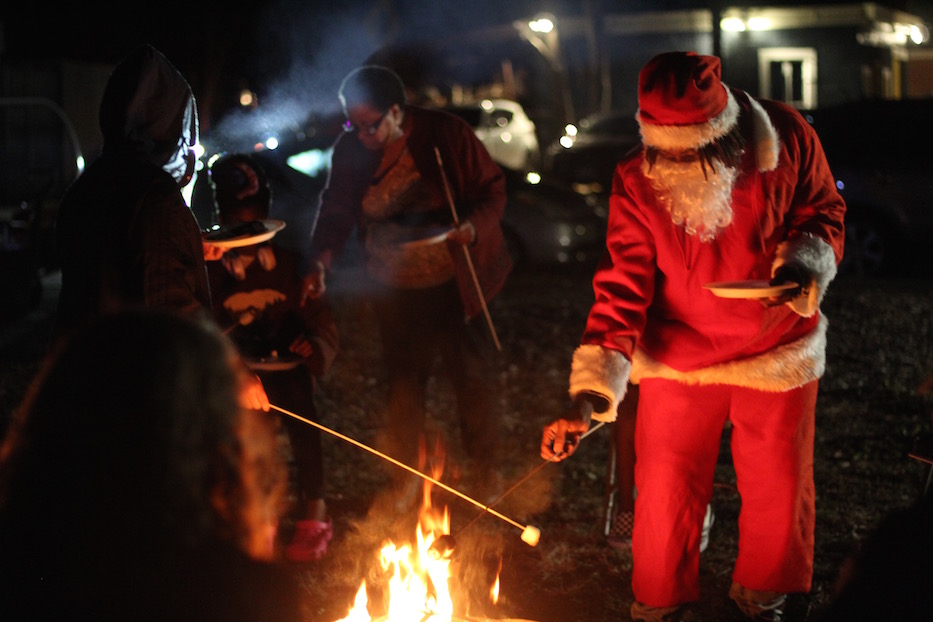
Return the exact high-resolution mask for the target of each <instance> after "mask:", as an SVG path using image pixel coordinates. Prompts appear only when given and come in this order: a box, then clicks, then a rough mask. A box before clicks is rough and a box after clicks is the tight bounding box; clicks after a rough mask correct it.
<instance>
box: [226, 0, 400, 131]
mask: <svg viewBox="0 0 933 622" xmlns="http://www.w3.org/2000/svg"><path fill="white" fill-rule="evenodd" d="M314 4H316V3H297V2H288V1H285V2H281V3H279V4H276V5H272V6H271V7H268V8H266V9H265V10H264V12H263V13H262V14H261V16H260V17H259V19H258V20H257V22H256V24H255V25H254V33H253V37H254V43H253V45H252V46H251V47H252V49H253V53H252V54H251V57H250V58H249V59H248V61H247V62H248V65H247V67H246V68H245V69H246V71H247V73H248V74H249V75H251V76H252V77H253V78H252V82H253V83H254V84H252V85H251V86H255V88H256V93H257V98H258V105H257V106H256V107H254V108H244V109H237V110H235V111H233V112H230V113H228V114H227V115H225V116H224V117H223V118H222V119H220V120H219V121H218V122H217V123H216V124H215V127H214V130H213V131H214V132H216V134H217V135H218V136H219V137H221V139H222V140H224V141H229V142H232V143H240V144H251V143H252V142H255V141H256V140H259V139H262V138H265V137H267V136H269V135H278V136H281V135H284V134H287V133H288V132H290V131H295V130H297V129H300V128H302V127H303V126H304V125H305V124H306V122H307V121H308V119H309V117H312V116H314V117H327V116H330V115H335V114H339V112H340V107H339V102H338V100H337V89H338V88H339V86H340V81H341V80H342V79H343V77H344V76H345V75H346V74H347V73H349V72H350V71H351V70H352V69H353V68H354V67H356V66H358V65H360V64H361V63H362V62H363V60H364V59H365V58H366V57H367V56H368V55H369V54H370V53H372V52H373V50H375V49H377V48H378V47H379V46H380V45H382V44H383V41H382V38H381V37H380V36H379V35H378V33H375V32H373V30H372V28H371V27H370V25H371V23H372V16H371V11H369V10H366V9H364V8H359V7H358V8H353V7H352V6H351V7H347V8H343V9H341V12H340V13H333V12H332V11H331V10H327V9H321V8H316V9H315V8H311V7H313V5H314Z"/></svg>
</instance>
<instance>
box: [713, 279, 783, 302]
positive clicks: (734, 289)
mask: <svg viewBox="0 0 933 622" xmlns="http://www.w3.org/2000/svg"><path fill="white" fill-rule="evenodd" d="M703 287H705V288H706V289H708V290H710V291H711V292H713V294H715V295H716V296H719V297H720V298H752V299H754V298H770V297H772V296H780V295H781V294H783V293H784V292H788V291H790V290H792V289H796V288H798V287H800V286H799V285H797V283H781V284H780V285H771V283H770V282H769V281H767V280H765V279H757V280H751V281H720V282H718V283H707V284H706V285H704V286H703Z"/></svg>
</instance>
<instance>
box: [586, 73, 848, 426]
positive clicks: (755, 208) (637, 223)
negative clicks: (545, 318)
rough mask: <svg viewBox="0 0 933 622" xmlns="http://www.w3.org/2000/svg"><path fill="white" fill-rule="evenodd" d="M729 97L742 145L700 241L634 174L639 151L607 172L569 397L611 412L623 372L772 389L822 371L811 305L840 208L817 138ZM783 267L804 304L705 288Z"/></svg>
mask: <svg viewBox="0 0 933 622" xmlns="http://www.w3.org/2000/svg"><path fill="white" fill-rule="evenodd" d="M733 96H734V97H735V98H736V100H737V102H738V103H739V105H740V107H741V114H740V118H739V121H738V122H739V124H740V125H741V129H742V131H743V133H744V134H745V135H746V136H747V137H748V143H747V147H746V154H745V156H744V159H743V162H742V165H741V172H740V173H739V176H738V178H737V179H736V181H735V186H734V188H733V192H732V208H733V212H734V216H733V221H732V223H731V224H730V225H729V226H728V227H727V228H726V229H724V230H723V231H721V232H720V233H719V235H718V236H717V237H716V238H715V239H714V240H712V241H711V242H706V243H704V242H701V241H700V240H699V239H698V238H696V237H695V236H690V235H687V234H686V233H685V232H684V230H683V227H682V226H679V225H675V224H673V222H671V218H670V215H669V214H668V212H667V210H666V209H665V208H664V207H663V206H662V205H661V204H660V203H658V202H657V201H656V198H655V192H654V190H653V189H652V187H651V185H650V183H649V181H648V179H647V178H646V177H645V175H644V174H643V173H642V163H643V154H642V153H638V154H636V155H634V156H631V157H629V158H628V159H626V160H623V161H622V162H620V163H619V165H618V167H617V168H616V172H615V175H614V179H613V190H612V196H611V198H610V209H609V225H608V232H607V238H606V240H607V241H606V254H605V256H604V258H603V260H602V262H601V263H600V265H599V267H598V269H597V272H596V275H595V277H594V279H593V288H594V292H595V302H594V304H593V306H592V308H591V310H590V313H589V317H588V319H587V323H586V329H585V332H584V335H583V338H582V341H581V343H582V345H581V347H580V348H578V349H577V352H575V354H574V361H573V369H572V372H571V394H572V395H575V394H576V393H579V392H581V391H591V392H595V393H598V394H601V395H604V396H605V397H607V398H609V400H610V403H612V404H615V403H617V402H618V401H619V400H620V399H621V397H622V396H623V395H624V393H625V385H626V382H627V381H628V380H629V372H630V371H631V379H632V381H634V382H637V381H638V380H639V379H640V378H643V377H652V376H654V377H665V378H671V379H677V380H681V381H684V382H687V383H692V384H735V385H740V386H748V387H752V388H757V389H761V390H772V391H783V390H787V389H790V388H793V387H795V386H800V385H802V384H805V383H806V382H809V381H810V380H813V379H815V378H818V377H819V376H820V375H821V374H822V372H823V368H824V361H825V358H824V357H825V320H824V319H823V318H822V317H821V315H820V314H819V312H818V305H819V301H820V300H821V299H822V295H823V293H824V292H825V289H826V286H827V285H828V284H829V282H830V281H831V280H832V278H833V277H834V276H835V272H836V265H837V264H838V262H839V260H840V259H841V257H842V247H843V241H844V229H843V216H844V214H845V204H844V202H843V200H842V198H841V197H840V196H839V193H838V192H837V191H836V187H835V182H834V179H833V176H832V174H831V172H830V169H829V165H828V164H827V161H826V157H825V155H824V153H823V149H822V147H821V145H820V143H819V140H818V138H817V136H816V133H815V132H814V131H813V129H812V128H811V127H810V126H809V124H807V122H806V121H805V120H804V119H803V118H802V117H801V116H800V115H799V114H798V113H797V112H796V111H795V110H793V109H792V108H790V107H788V106H785V105H784V104H781V103H778V102H771V101H760V102H755V101H754V100H752V99H751V98H749V97H748V96H747V94H745V93H743V92H741V91H736V90H733ZM784 263H794V264H798V265H800V266H803V267H804V268H805V269H806V270H807V271H808V272H809V273H810V274H813V275H814V279H813V282H812V283H809V284H806V285H808V286H810V288H809V290H810V294H809V296H808V297H807V298H804V299H802V300H797V301H794V302H793V303H792V304H791V303H789V304H787V305H781V306H777V307H770V308H768V307H765V306H763V305H762V304H761V303H759V302H758V301H755V300H742V299H724V298H718V297H716V296H715V295H713V294H712V293H711V292H710V291H708V290H707V289H705V288H704V287H703V285H704V284H706V283H710V282H715V281H734V280H744V279H766V280H767V279H769V278H771V276H772V275H773V273H774V270H775V269H776V268H777V267H778V266H779V265H781V264H784ZM630 364H632V365H633V366H632V367H630ZM614 412H615V409H614V408H611V409H610V411H609V413H607V415H608V416H614Z"/></svg>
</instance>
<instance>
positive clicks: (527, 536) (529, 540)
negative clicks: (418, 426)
mask: <svg viewBox="0 0 933 622" xmlns="http://www.w3.org/2000/svg"><path fill="white" fill-rule="evenodd" d="M269 408H271V409H272V410H277V411H279V412H280V413H282V414H285V415H288V416H289V417H293V418H294V419H297V420H298V421H303V422H304V423H307V424H308V425H313V426H314V427H316V428H318V429H320V430H323V431H324V432H327V433H328V434H332V435H334V436H336V437H337V438H339V439H342V440H345V441H347V442H348V443H350V444H352V445H356V446H357V447H359V448H360V449H365V450H366V451H368V452H370V453H371V454H375V455H376V456H379V457H380V458H382V459H383V460H388V461H389V462H391V463H392V464H394V465H396V466H399V467H402V468H403V469H405V470H406V471H409V472H411V473H414V474H415V475H417V476H418V477H421V478H423V479H426V480H428V481H429V482H431V483H432V484H434V485H435V486H439V487H440V488H443V489H444V490H446V491H448V492H451V493H453V494H455V495H457V496H458V497H460V498H462V499H465V500H466V501H469V502H470V503H472V504H473V505H475V506H477V507H479V508H482V509H483V510H485V511H486V512H489V513H490V514H492V515H493V516H495V517H496V518H500V519H502V520H504V521H505V522H507V523H509V524H510V525H513V526H515V527H518V528H519V529H521V530H522V541H523V542H525V543H526V544H529V545H531V546H536V545H537V544H538V538H539V537H540V536H541V530H540V529H538V528H537V527H535V526H534V525H522V524H521V523H519V522H517V521H514V520H512V519H511V518H509V517H508V516H505V515H504V514H500V513H499V512H497V511H495V510H493V509H491V508H490V507H489V506H487V505H483V504H482V503H480V502H479V501H477V500H476V499H474V498H472V497H469V496H467V495H465V494H464V493H462V492H460V491H459V490H456V489H454V488H451V487H450V486H448V485H447V484H444V483H442V482H439V481H437V480H436V479H434V478H433V477H431V476H430V475H425V474H424V473H422V472H421V471H419V470H418V469H414V468H412V467H410V466H408V465H407V464H405V463H404V462H399V461H398V460H396V459H395V458H393V457H391V456H387V455H386V454H384V453H382V452H381V451H379V450H377V449H373V448H372V447H370V446H369V445H365V444H363V443H361V442H359V441H358V440H356V439H352V438H350V437H349V436H345V435H343V434H341V433H340V432H337V431H336V430H331V429H330V428H328V427H327V426H325V425H321V424H320V423H317V422H316V421H311V420H310V419H307V418H305V417H302V416H301V415H297V414H295V413H293V412H291V411H288V410H285V409H284V408H279V407H278V406H276V405H275V404H269Z"/></svg>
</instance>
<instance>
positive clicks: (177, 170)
mask: <svg viewBox="0 0 933 622" xmlns="http://www.w3.org/2000/svg"><path fill="white" fill-rule="evenodd" d="M100 126H101V132H102V134H103V137H104V147H103V152H102V155H101V156H100V158H98V159H97V160H96V161H95V162H93V163H92V164H91V165H90V166H89V167H88V168H87V170H86V171H85V172H84V173H83V174H82V175H81V176H80V177H79V178H78V179H77V180H76V181H75V183H74V184H73V185H72V187H71V188H70V189H69V190H68V192H67V193H66V195H65V197H64V199H63V200H62V204H61V206H60V208H59V212H58V217H57V221H56V242H57V247H58V248H57V250H58V253H59V260H60V263H61V267H62V290H61V295H60V297H59V304H58V318H57V320H58V322H57V323H58V326H57V328H56V333H57V334H58V335H61V334H63V333H67V332H70V331H71V330H74V329H76V328H80V327H81V326H83V325H85V324H87V323H88V322H89V321H91V320H93V319H94V318H95V317H97V316H98V315H100V314H102V313H106V312H108V311H113V310H118V309H121V308H125V307H127V306H148V307H156V308H167V309H173V310H177V311H181V312H182V313H185V314H193V313H198V312H202V311H205V310H207V309H209V308H210V292H209V289H208V283H207V276H206V270H205V265H204V255H203V250H202V248H201V237H200V231H199V228H198V223H197V220H196V219H195V217H194V215H193V214H192V212H191V210H190V209H189V208H188V205H187V204H186V203H185V200H184V198H183V196H182V194H181V187H183V186H184V185H185V184H186V183H188V181H190V178H191V173H192V171H193V165H194V155H193V151H192V148H193V146H194V145H195V144H196V143H197V140H198V116H197V108H196V102H195V99H194V96H193V95H192V92H191V87H190V86H189V85H188V82H187V81H186V80H185V79H184V77H182V75H181V74H180V73H179V72H178V70H177V69H175V67H174V66H172V64H171V63H170V62H169V61H168V59H167V58H165V56H164V55H162V54H161V53H160V52H159V51H158V50H156V49H154V48H153V47H151V46H148V45H146V46H143V47H140V48H138V49H136V50H134V51H133V52H132V53H130V54H129V55H128V56H127V57H126V58H124V60H123V61H121V62H120V64H119V65H118V66H117V67H116V68H115V69H114V71H113V73H112V74H111V76H110V79H109V81H108V83H107V87H106V89H105V91H104V96H103V99H102V101H101V107H100Z"/></svg>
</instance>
